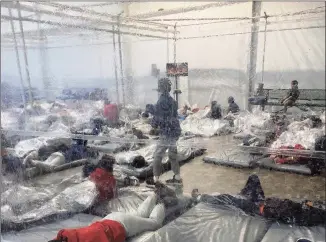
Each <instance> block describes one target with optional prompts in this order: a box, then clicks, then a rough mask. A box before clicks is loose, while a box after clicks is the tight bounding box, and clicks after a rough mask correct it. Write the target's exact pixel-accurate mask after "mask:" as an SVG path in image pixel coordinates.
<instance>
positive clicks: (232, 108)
mask: <svg viewBox="0 0 326 242" xmlns="http://www.w3.org/2000/svg"><path fill="white" fill-rule="evenodd" d="M228 104H229V107H228V109H227V113H230V112H231V113H238V112H239V111H240V108H239V106H238V104H236V103H235V101H234V97H229V98H228Z"/></svg>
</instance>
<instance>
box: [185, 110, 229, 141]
mask: <svg viewBox="0 0 326 242" xmlns="http://www.w3.org/2000/svg"><path fill="white" fill-rule="evenodd" d="M208 112H209V110H208V109H207V110H206V109H205V110H200V111H198V112H197V113H194V114H192V115H189V116H188V117H187V118H186V119H185V120H183V121H182V122H181V123H180V126H181V129H182V132H184V133H191V134H195V135H198V136H203V137H212V136H214V135H218V134H223V133H230V132H231V127H230V124H229V122H228V121H226V120H219V119H211V118H207V117H206V116H207V114H208Z"/></svg>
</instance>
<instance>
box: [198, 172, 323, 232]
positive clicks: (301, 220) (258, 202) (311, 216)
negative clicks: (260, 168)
mask: <svg viewBox="0 0 326 242" xmlns="http://www.w3.org/2000/svg"><path fill="white" fill-rule="evenodd" d="M239 195H240V196H241V197H235V196H232V195H229V194H221V195H217V196H211V195H207V194H203V195H201V194H199V192H198V189H194V190H193V191H192V197H193V198H194V201H195V202H205V203H211V204H217V205H227V206H234V207H237V208H240V209H241V210H243V211H244V212H246V213H247V214H249V215H253V216H254V215H260V216H263V217H264V218H266V219H269V220H274V221H280V222H283V223H286V224H293V225H298V226H317V225H326V211H325V210H324V209H320V208H317V207H314V206H313V205H314V203H313V202H311V201H304V202H302V203H299V202H294V201H291V200H289V199H279V198H275V197H270V198H265V194H264V191H263V189H262V186H261V183H260V180H259V178H258V176H257V175H251V176H249V178H248V180H247V183H246V185H245V187H244V188H243V189H242V190H241V192H240V194H239Z"/></svg>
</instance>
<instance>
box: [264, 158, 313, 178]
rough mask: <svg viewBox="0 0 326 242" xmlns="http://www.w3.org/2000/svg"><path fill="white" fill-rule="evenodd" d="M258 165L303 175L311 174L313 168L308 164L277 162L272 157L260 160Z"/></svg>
mask: <svg viewBox="0 0 326 242" xmlns="http://www.w3.org/2000/svg"><path fill="white" fill-rule="evenodd" d="M258 166H259V167H260V168H264V169H271V170H276V171H285V172H291V173H297V174H302V175H311V170H310V168H309V167H307V166H306V165H288V164H275V162H274V161H273V160H272V159H270V158H264V159H261V160H259V161H258Z"/></svg>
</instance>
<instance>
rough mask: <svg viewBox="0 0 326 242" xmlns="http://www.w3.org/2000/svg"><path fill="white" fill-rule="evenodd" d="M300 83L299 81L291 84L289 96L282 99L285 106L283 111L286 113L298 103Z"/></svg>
mask: <svg viewBox="0 0 326 242" xmlns="http://www.w3.org/2000/svg"><path fill="white" fill-rule="evenodd" d="M298 85H299V83H298V81H297V80H293V81H292V82H291V89H290V90H289V91H288V93H287V95H286V96H285V97H284V98H282V99H281V103H282V104H283V105H284V109H283V111H284V112H285V113H286V111H287V109H288V107H292V106H293V104H294V103H295V102H296V101H297V99H298V98H299V95H300V91H299V87H298Z"/></svg>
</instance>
